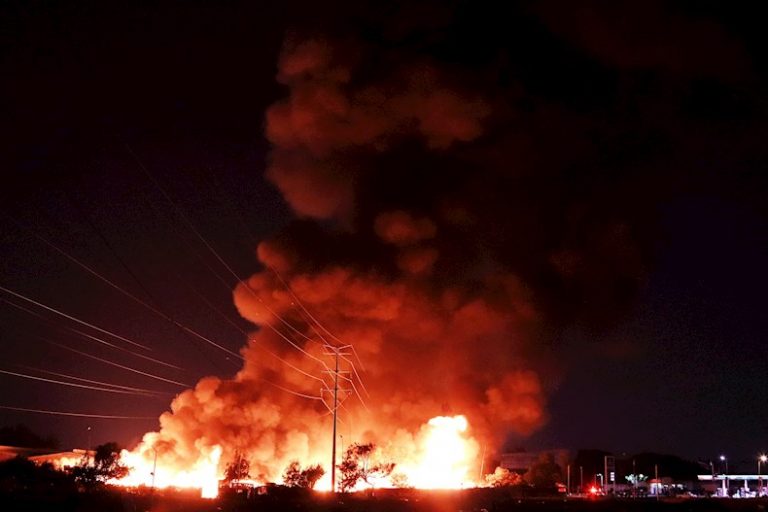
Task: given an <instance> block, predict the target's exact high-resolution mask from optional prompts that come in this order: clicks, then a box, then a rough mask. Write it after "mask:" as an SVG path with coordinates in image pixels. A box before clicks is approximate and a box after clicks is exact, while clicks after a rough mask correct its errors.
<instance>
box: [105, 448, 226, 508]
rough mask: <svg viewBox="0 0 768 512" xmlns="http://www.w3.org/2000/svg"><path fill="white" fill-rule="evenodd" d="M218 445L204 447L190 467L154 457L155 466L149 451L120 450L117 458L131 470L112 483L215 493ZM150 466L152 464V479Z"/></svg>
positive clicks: (209, 496) (212, 494) (216, 491)
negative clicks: (169, 463)
mask: <svg viewBox="0 0 768 512" xmlns="http://www.w3.org/2000/svg"><path fill="white" fill-rule="evenodd" d="M221 451H222V450H221V447H220V446H214V447H213V448H210V449H207V450H204V451H203V452H204V453H203V454H202V456H201V457H200V458H199V459H198V460H197V462H196V463H195V464H194V465H193V466H192V467H191V468H174V467H170V466H168V465H165V464H163V463H162V460H161V459H158V460H157V467H156V468H155V460H154V454H152V452H151V451H149V452H144V453H143V454H142V453H139V452H128V451H125V450H124V451H123V453H122V454H121V455H120V459H121V461H122V463H123V464H125V465H126V466H128V467H129V468H131V472H130V473H129V474H128V476H126V477H125V478H122V479H120V480H115V481H111V482H109V483H111V484H114V485H121V486H126V487H138V486H142V485H143V486H147V487H151V486H152V485H153V483H154V487H155V488H157V489H165V488H167V487H177V488H181V489H186V488H193V489H200V491H201V492H200V494H201V496H202V497H203V498H215V497H216V496H218V494H219V469H218V466H219V459H220V458H221ZM153 468H155V475H154V482H153V478H152V477H153V475H152V472H153Z"/></svg>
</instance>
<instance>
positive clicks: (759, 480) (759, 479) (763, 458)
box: [757, 454, 768, 498]
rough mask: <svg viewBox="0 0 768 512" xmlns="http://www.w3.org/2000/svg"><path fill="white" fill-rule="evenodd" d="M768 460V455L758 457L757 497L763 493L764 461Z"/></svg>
mask: <svg viewBox="0 0 768 512" xmlns="http://www.w3.org/2000/svg"><path fill="white" fill-rule="evenodd" d="M767 460H768V455H765V454H763V455H760V456H759V457H758V458H757V497H758V498H759V497H760V496H761V495H762V494H763V476H762V473H761V469H762V465H763V462H765V461H767Z"/></svg>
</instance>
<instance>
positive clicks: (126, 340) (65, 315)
mask: <svg viewBox="0 0 768 512" xmlns="http://www.w3.org/2000/svg"><path fill="white" fill-rule="evenodd" d="M0 290H2V291H4V292H5V293H7V294H9V295H13V296H14V297H16V298H19V299H22V300H24V301H26V302H29V303H32V304H34V305H36V306H38V307H41V308H43V309H45V310H47V311H50V312H52V313H55V314H57V315H59V316H62V317H64V318H68V319H69V320H72V321H73V322H77V323H78V324H81V325H85V326H87V327H90V328H91V329H94V330H96V331H99V332H100V333H103V334H108V335H110V336H113V337H115V338H117V339H119V340H122V341H125V342H126V343H130V344H131V345H134V346H136V347H139V348H143V349H144V350H148V351H150V352H152V349H151V348H149V347H147V346H145V345H142V344H141V343H137V342H135V341H132V340H129V339H128V338H126V337H124V336H120V335H119V334H115V333H113V332H110V331H108V330H106V329H102V328H101V327H98V326H96V325H93V324H91V323H88V322H86V321H84V320H80V319H78V318H75V317H73V316H71V315H68V314H66V313H63V312H61V311H59V310H57V309H54V308H52V307H49V306H46V305H45V304H43V303H41V302H38V301H36V300H33V299H30V298H29V297H25V296H24V295H22V294H20V293H17V292H14V291H13V290H9V289H8V288H5V287H4V286H0Z"/></svg>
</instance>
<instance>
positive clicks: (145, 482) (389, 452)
mask: <svg viewBox="0 0 768 512" xmlns="http://www.w3.org/2000/svg"><path fill="white" fill-rule="evenodd" d="M468 431H469V423H468V421H467V418H466V417H464V416H463V415H457V416H436V417H434V418H432V419H430V420H429V421H428V422H427V423H425V424H424V425H422V427H421V429H420V430H419V431H418V432H416V433H414V434H407V435H406V437H404V438H402V439H393V440H391V442H389V443H388V444H385V443H383V442H382V443H381V444H379V445H378V447H379V449H378V450H377V452H376V453H375V454H374V455H372V458H371V461H369V462H370V463H376V462H394V463H395V470H394V472H393V473H392V475H389V476H387V477H378V478H369V480H368V482H362V481H361V482H359V483H358V485H357V486H356V488H355V489H352V491H357V490H363V489H368V488H370V487H376V488H387V487H395V486H397V485H406V486H408V487H416V488H421V489H459V488H466V487H474V486H476V485H477V481H478V478H477V476H478V475H477V473H478V469H479V466H480V461H479V460H478V453H479V450H478V446H479V445H478V443H477V441H476V440H475V439H474V438H473V437H471V436H470V435H469V434H468ZM222 452H223V450H222V447H221V446H218V445H215V446H213V447H209V448H202V449H201V453H200V456H199V457H198V458H197V460H196V461H195V462H194V463H193V464H192V465H191V466H189V467H177V466H175V465H174V464H172V463H170V461H167V460H163V457H162V455H159V456H158V457H157V458H156V457H155V452H154V450H153V449H151V448H149V449H147V446H144V449H143V450H139V449H137V450H135V451H132V452H129V451H126V450H124V451H123V452H122V453H121V462H122V463H123V464H125V465H126V466H128V467H129V468H130V473H129V474H128V476H126V477H125V478H122V479H120V480H117V481H110V482H109V483H111V484H114V485H120V486H128V487H138V486H146V487H152V486H154V487H155V488H158V489H164V488H169V487H172V488H196V489H200V491H201V495H202V497H204V498H215V497H216V496H217V495H218V487H219V481H220V480H221V478H222V477H223V473H224V467H225V466H226V464H225V462H226V461H222V460H221V455H222ZM395 454H396V455H395ZM317 455H319V454H317ZM317 458H320V457H317ZM374 459H375V460H374ZM337 462H338V463H341V458H339V459H338V460H337ZM306 464H309V463H306ZM153 473H154V474H153ZM330 480H331V478H330V471H328V470H327V467H326V473H325V475H323V477H322V478H321V479H320V480H319V481H318V482H317V484H316V485H315V490H318V491H329V490H330V488H331V485H330V484H331V482H330ZM336 480H337V482H338V481H340V480H341V475H340V473H339V472H338V471H337V475H336ZM278 483H280V481H279V479H278ZM253 484H257V483H256V482H253Z"/></svg>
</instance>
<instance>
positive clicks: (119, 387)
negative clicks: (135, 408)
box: [21, 365, 172, 396]
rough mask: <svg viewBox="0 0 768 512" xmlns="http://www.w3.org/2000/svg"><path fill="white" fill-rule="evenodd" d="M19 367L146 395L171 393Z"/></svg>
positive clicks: (166, 394) (167, 394)
mask: <svg viewBox="0 0 768 512" xmlns="http://www.w3.org/2000/svg"><path fill="white" fill-rule="evenodd" d="M21 367H22V368H24V369H27V370H32V371H36V372H39V373H45V374H47V375H53V376H54V377H64V378H65V379H72V380H76V381H79V382H88V383H90V384H99V385H101V386H107V387H113V388H116V389H125V390H128V391H137V392H141V393H146V394H148V395H165V396H169V395H172V393H167V392H165V391H157V390H154V389H146V388H136V387H133V386H123V385H121V384H112V383H111V382H103V381H100V380H93V379H85V378H83V377H76V376H74V375H68V374H66V373H59V372H53V371H50V370H43V369H42V368H35V367H32V366H25V365H21Z"/></svg>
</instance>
